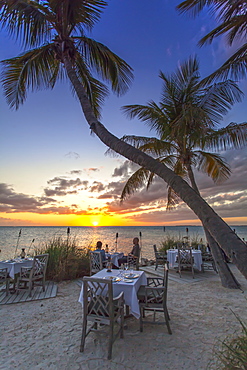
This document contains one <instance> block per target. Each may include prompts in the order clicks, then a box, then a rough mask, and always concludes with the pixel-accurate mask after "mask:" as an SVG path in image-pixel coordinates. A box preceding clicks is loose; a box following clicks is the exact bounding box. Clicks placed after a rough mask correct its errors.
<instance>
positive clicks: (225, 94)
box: [199, 80, 243, 123]
mask: <svg viewBox="0 0 247 370" xmlns="http://www.w3.org/2000/svg"><path fill="white" fill-rule="evenodd" d="M242 96H243V93H242V91H241V90H240V89H239V87H238V86H237V84H236V83H235V82H233V81H231V80H227V81H223V82H218V83H217V84H213V85H211V86H209V87H207V88H205V89H204V91H203V95H202V96H201V100H200V103H199V106H200V107H203V109H204V111H205V112H206V113H207V114H208V116H209V117H210V118H211V119H212V121H213V122H215V123H218V122H219V121H220V120H221V119H222V116H223V115H224V114H226V113H227V111H228V110H229V109H230V108H231V106H232V105H233V104H234V103H236V102H240V101H241V100H242Z"/></svg>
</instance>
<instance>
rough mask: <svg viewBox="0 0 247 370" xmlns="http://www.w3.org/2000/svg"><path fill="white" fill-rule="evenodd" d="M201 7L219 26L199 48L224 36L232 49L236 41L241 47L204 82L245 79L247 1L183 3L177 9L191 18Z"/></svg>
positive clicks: (186, 0) (193, 1)
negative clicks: (188, 14) (220, 79)
mask: <svg viewBox="0 0 247 370" xmlns="http://www.w3.org/2000/svg"><path fill="white" fill-rule="evenodd" d="M204 7H208V8H209V10H211V14H213V15H214V16H215V17H216V20H218V21H219V25H218V26H217V27H216V28H214V29H213V30H212V31H210V32H209V33H208V34H207V35H205V36H204V37H203V38H202V39H201V40H200V41H199V45H200V46H202V45H204V44H206V43H211V42H212V41H213V40H214V39H215V38H216V37H218V36H221V35H224V34H226V42H227V44H228V45H229V46H231V45H232V44H233V43H234V42H235V41H238V42H240V44H241V46H239V47H238V48H237V50H236V51H235V52H234V53H233V54H232V55H231V56H230V58H228V59H227V60H226V62H225V63H223V65H222V66H221V67H220V68H218V69H217V70H216V71H215V72H213V73H212V74H211V75H210V76H208V78H207V81H213V80H215V79H218V78H229V77H231V78H233V79H235V80H239V79H241V78H245V77H246V76H247V42H246V41H247V1H246V0H234V1H230V0H185V1H183V2H182V3H180V4H179V5H178V6H177V9H178V10H179V11H180V12H181V13H183V12H189V13H190V14H192V16H196V15H197V14H198V13H200V12H201V11H202V10H203V9H204Z"/></svg>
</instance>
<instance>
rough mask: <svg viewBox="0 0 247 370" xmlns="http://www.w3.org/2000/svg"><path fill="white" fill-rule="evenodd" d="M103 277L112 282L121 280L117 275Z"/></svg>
mask: <svg viewBox="0 0 247 370" xmlns="http://www.w3.org/2000/svg"><path fill="white" fill-rule="evenodd" d="M104 279H109V280H112V281H113V282H117V281H121V279H120V278H119V277H117V276H105V277H104Z"/></svg>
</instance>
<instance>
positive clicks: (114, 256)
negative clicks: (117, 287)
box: [106, 252, 124, 267]
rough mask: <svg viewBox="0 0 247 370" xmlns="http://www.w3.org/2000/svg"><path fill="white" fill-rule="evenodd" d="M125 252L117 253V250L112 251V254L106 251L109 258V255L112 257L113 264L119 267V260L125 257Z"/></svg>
mask: <svg viewBox="0 0 247 370" xmlns="http://www.w3.org/2000/svg"><path fill="white" fill-rule="evenodd" d="M123 255H124V254H123V253H117V252H115V253H112V254H110V253H106V257H107V258H108V257H111V262H112V263H113V265H115V266H117V267H119V265H118V260H119V259H120V258H122V257H123Z"/></svg>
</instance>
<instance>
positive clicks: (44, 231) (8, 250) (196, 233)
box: [0, 225, 247, 260]
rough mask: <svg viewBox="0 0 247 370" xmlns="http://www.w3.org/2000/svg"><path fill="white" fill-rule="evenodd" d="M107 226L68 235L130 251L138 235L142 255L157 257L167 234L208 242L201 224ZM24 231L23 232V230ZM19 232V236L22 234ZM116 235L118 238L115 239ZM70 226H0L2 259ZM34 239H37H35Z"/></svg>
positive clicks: (245, 229) (244, 230)
mask: <svg viewBox="0 0 247 370" xmlns="http://www.w3.org/2000/svg"><path fill="white" fill-rule="evenodd" d="M187 228H188V234H187V230H186V227H185V226H165V227H163V226H141V227H139V226H138V227H135V226H132V227H127V226H126V227H125V226H122V227H120V226H114V227H111V226H108V227H70V234H69V237H70V238H71V239H73V240H74V239H75V240H76V244H77V245H78V247H88V246H94V245H95V244H96V242H97V241H98V240H101V241H102V243H103V246H105V244H108V245H109V249H110V250H116V249H117V251H121V252H124V253H128V252H129V251H130V249H131V248H132V239H133V238H134V237H136V236H137V237H139V239H140V241H141V242H140V244H141V246H142V256H143V257H146V258H154V256H153V244H156V245H157V247H160V245H161V243H162V241H163V240H164V239H165V238H166V237H168V236H175V237H179V238H180V239H182V237H184V236H187V235H188V236H189V238H190V240H195V239H197V241H198V242H199V240H200V238H202V239H203V241H205V235H204V231H203V228H202V227H201V226H189V225H188V226H187ZM232 229H235V232H236V233H237V234H238V236H239V237H240V238H241V239H242V238H244V239H245V240H247V226H233V227H232ZM20 230H21V232H20ZM19 235H20V237H19ZM116 235H118V237H117V238H116ZM67 236H68V234H67V227H36V226H34V227H32V226H30V227H15V226H8V227H5V226H1V227H0V249H1V254H0V259H2V260H3V259H6V258H13V257H14V255H15V251H16V250H17V255H19V254H20V252H21V248H25V249H26V252H30V253H32V251H33V249H34V248H35V247H36V248H37V247H41V246H43V245H44V244H45V243H47V242H49V240H51V239H53V238H54V237H62V238H64V239H66V238H67ZM33 239H34V241H33Z"/></svg>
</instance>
